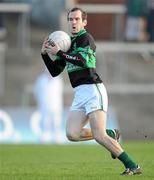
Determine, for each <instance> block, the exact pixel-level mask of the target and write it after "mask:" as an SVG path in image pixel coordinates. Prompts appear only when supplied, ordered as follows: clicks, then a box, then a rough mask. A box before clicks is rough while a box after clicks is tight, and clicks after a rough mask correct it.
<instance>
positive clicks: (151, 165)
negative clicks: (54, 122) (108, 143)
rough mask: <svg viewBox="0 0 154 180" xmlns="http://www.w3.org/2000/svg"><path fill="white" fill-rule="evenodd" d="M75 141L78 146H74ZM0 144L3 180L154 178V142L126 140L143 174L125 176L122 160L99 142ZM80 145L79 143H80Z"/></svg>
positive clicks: (0, 172) (0, 177)
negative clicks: (117, 158) (98, 143)
mask: <svg viewBox="0 0 154 180" xmlns="http://www.w3.org/2000/svg"><path fill="white" fill-rule="evenodd" d="M74 144H75V145H74ZM74 144H73V145H72V144H69V145H6V144H5V145H4V144H3V145H2V144H1V145H0V179H1V180H82V179H83V180H86V179H89V180H102V179H103V180H111V179H114V180H121V179H127V180H129V179H133V180H134V179H138V180H151V179H154V170H153V169H154V153H153V152H154V142H127V143H125V144H124V145H123V147H124V149H125V150H126V151H127V152H128V153H129V154H131V156H132V157H134V158H135V160H136V161H137V162H139V164H140V166H141V167H142V169H143V175H140V176H131V177H123V176H120V173H121V172H122V171H123V170H124V167H123V165H122V163H120V162H119V161H118V160H112V159H111V157H110V154H109V153H108V152H107V151H106V150H105V149H104V148H102V147H101V146H99V145H87V144H79V143H74ZM77 144H78V145H77Z"/></svg>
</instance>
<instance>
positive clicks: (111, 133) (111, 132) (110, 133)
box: [106, 129, 115, 139]
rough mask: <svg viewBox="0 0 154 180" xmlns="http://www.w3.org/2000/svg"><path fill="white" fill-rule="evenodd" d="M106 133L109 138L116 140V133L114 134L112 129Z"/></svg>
mask: <svg viewBox="0 0 154 180" xmlns="http://www.w3.org/2000/svg"><path fill="white" fill-rule="evenodd" d="M106 133H107V135H108V136H110V137H112V138H113V139H115V133H114V131H113V130H112V129H106Z"/></svg>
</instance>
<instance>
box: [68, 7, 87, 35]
mask: <svg viewBox="0 0 154 180" xmlns="http://www.w3.org/2000/svg"><path fill="white" fill-rule="evenodd" d="M68 22H69V28H70V32H71V33H72V34H76V33H78V32H79V31H80V30H81V29H84V27H85V26H86V25H87V21H86V20H83V19H82V13H81V11H80V10H77V11H73V12H70V13H69V16H68Z"/></svg>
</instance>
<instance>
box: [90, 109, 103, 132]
mask: <svg viewBox="0 0 154 180" xmlns="http://www.w3.org/2000/svg"><path fill="white" fill-rule="evenodd" d="M89 122H90V127H91V130H92V133H93V135H97V134H100V135H104V134H106V112H104V111H102V110H97V111H94V112H91V113H89Z"/></svg>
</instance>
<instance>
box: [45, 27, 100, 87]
mask: <svg viewBox="0 0 154 180" xmlns="http://www.w3.org/2000/svg"><path fill="white" fill-rule="evenodd" d="M71 41H72V43H71V47H70V49H69V51H68V52H67V53H65V52H63V51H61V50H60V51H58V53H57V58H56V60H55V61H51V59H50V57H49V56H48V55H47V54H45V55H42V58H43V60H44V62H45V64H46V66H47V68H48V70H49V72H50V74H51V75H52V76H57V75H59V74H60V73H61V72H62V71H63V70H64V68H65V67H66V68H67V72H68V75H69V79H70V82H71V85H72V87H73V88H74V87H77V86H79V85H82V84H96V83H101V82H102V80H101V79H100V77H99V76H98V74H97V73H96V46H95V43H94V39H93V37H92V36H91V35H90V34H89V33H87V31H86V30H85V29H83V30H81V31H80V32H79V33H78V34H76V35H74V36H73V37H71Z"/></svg>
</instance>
